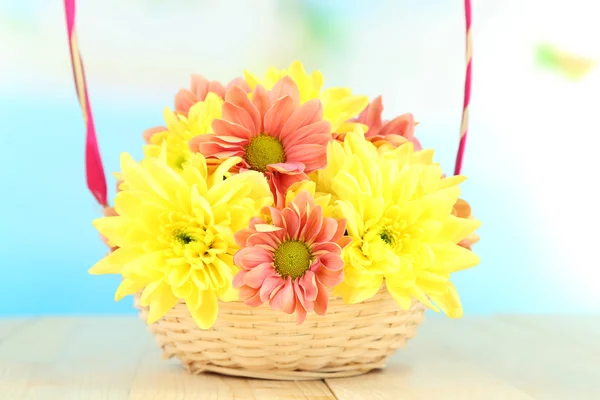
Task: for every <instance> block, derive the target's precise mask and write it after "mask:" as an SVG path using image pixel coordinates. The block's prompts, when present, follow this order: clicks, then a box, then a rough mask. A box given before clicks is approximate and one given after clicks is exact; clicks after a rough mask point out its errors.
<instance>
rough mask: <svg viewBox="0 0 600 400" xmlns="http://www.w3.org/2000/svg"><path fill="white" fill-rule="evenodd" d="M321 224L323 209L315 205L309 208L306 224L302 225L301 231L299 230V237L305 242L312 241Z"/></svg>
mask: <svg viewBox="0 0 600 400" xmlns="http://www.w3.org/2000/svg"><path fill="white" fill-rule="evenodd" d="M322 225H323V210H322V209H321V207H320V206H316V207H314V208H312V209H311V210H310V215H308V220H307V221H306V225H304V227H303V228H302V231H301V232H300V239H303V240H304V241H306V242H307V243H313V241H314V239H315V237H316V236H317V234H318V233H319V231H320V230H321V226H322Z"/></svg>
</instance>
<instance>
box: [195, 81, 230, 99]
mask: <svg viewBox="0 0 600 400" xmlns="http://www.w3.org/2000/svg"><path fill="white" fill-rule="evenodd" d="M211 92H212V93H214V94H216V95H217V96H219V97H220V98H223V97H224V96H225V87H224V86H223V84H222V83H221V82H217V81H211V82H209V84H208V91H207V92H206V94H205V95H204V97H202V98H200V99H201V101H204V100H205V99H206V95H207V94H208V93H211Z"/></svg>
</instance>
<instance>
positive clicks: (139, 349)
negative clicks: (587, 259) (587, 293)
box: [0, 316, 600, 400]
mask: <svg viewBox="0 0 600 400" xmlns="http://www.w3.org/2000/svg"><path fill="white" fill-rule="evenodd" d="M0 399H1V400H13V399H14V400H19V399H28V400H29V399H32V400H33V399H36V400H37V399H39V400H54V399H56V400H70V399H85V400H97V399H98V400H99V399H112V400H121V399H136V400H137V399H160V400H162V399H165V400H180V399H181V400H183V399H194V400H200V399H214V400H218V399H236V400H242V399H281V400H288V399H314V400H317V399H319V400H320V399H345V400H359V399H367V400H372V399H373V400H381V399H390V400H398V399H443V400H445V399H569V400H570V399H600V316H593V317H585V316H560V317H559V316H494V317H466V318H463V319H461V320H450V319H445V318H440V317H437V316H435V317H431V316H430V317H428V318H427V319H426V321H425V323H424V324H423V325H422V326H421V328H420V330H419V334H418V335H417V337H416V338H415V339H413V340H412V341H410V342H409V344H408V346H407V348H406V349H404V350H400V351H399V352H398V353H397V354H396V355H395V356H394V357H393V358H392V359H391V360H390V362H389V364H388V367H387V369H385V370H383V371H378V372H373V373H370V374H367V375H364V376H361V377H357V378H347V379H329V380H326V381H314V382H278V381H261V380H252V379H240V378H229V377H223V376H219V375H210V374H206V375H201V376H190V375H188V374H186V373H185V372H184V371H183V369H181V368H180V367H179V366H178V364H177V361H175V360H171V361H165V360H161V359H160V355H159V351H158V348H157V346H156V345H155V344H154V341H153V339H152V337H151V335H150V334H149V333H148V332H146V329H145V326H144V323H143V322H142V321H140V320H139V319H137V318H135V317H85V318H32V319H3V320H0Z"/></svg>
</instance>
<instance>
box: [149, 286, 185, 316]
mask: <svg viewBox="0 0 600 400" xmlns="http://www.w3.org/2000/svg"><path fill="white" fill-rule="evenodd" d="M177 302H178V300H177V297H175V296H174V295H173V292H172V291H171V288H170V287H169V286H168V285H162V286H161V287H160V288H159V289H158V290H157V291H156V292H155V293H154V295H153V296H152V300H151V301H150V310H149V312H148V319H147V321H146V322H147V323H148V324H152V323H154V322H156V321H158V320H159V319H161V318H162V317H163V316H164V315H165V314H166V313H168V312H169V311H170V310H171V309H172V308H173V307H175V305H176V304H177Z"/></svg>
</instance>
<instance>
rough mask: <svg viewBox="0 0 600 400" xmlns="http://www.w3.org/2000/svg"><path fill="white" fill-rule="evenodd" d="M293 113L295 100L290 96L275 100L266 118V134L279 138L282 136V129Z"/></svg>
mask: <svg viewBox="0 0 600 400" xmlns="http://www.w3.org/2000/svg"><path fill="white" fill-rule="evenodd" d="M293 113H294V100H293V99H292V98H291V97H290V96H285V97H282V98H280V99H277V100H275V102H274V103H273V106H271V108H270V109H269V111H267V113H266V114H265V117H264V128H265V133H266V134H268V135H271V136H274V137H276V138H279V137H280V136H281V135H280V134H281V129H282V128H283V126H284V125H285V124H286V123H287V121H288V119H289V118H290V116H291V115H292V114H293Z"/></svg>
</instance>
